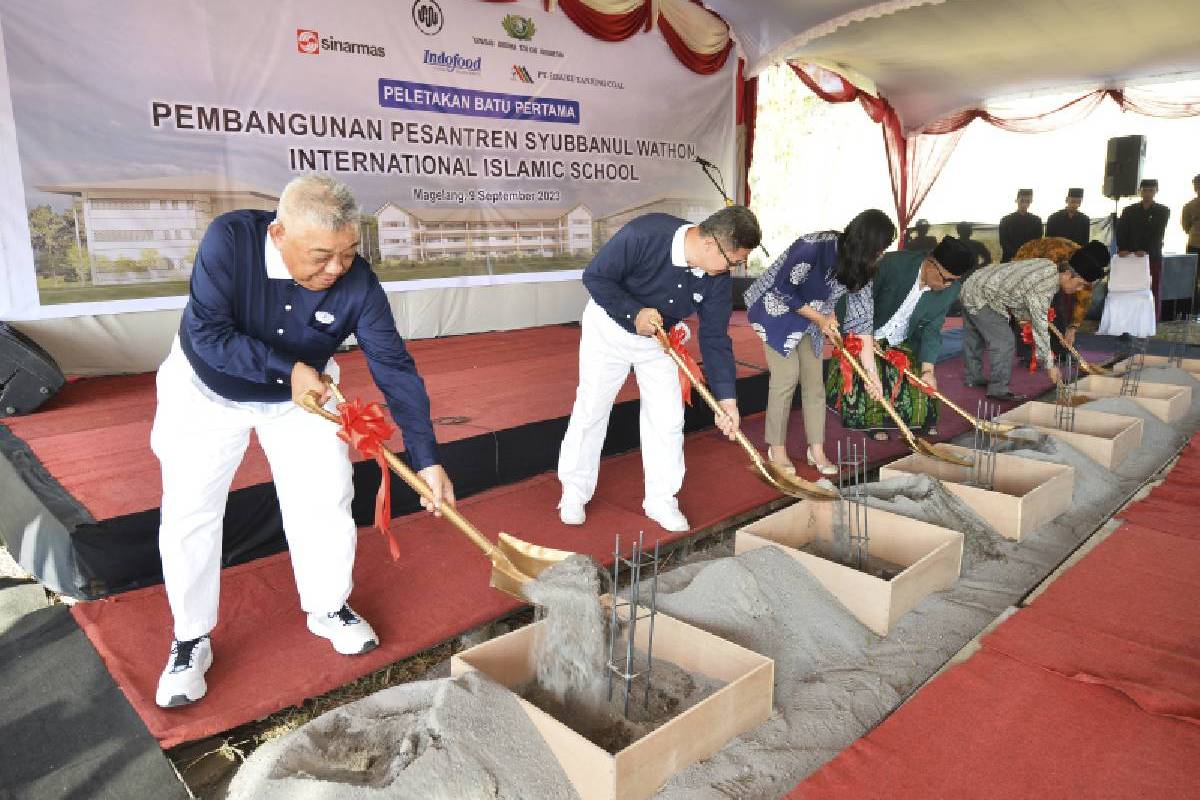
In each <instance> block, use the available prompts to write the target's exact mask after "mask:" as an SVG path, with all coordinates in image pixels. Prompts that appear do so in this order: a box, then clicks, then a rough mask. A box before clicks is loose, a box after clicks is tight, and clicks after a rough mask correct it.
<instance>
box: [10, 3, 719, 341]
mask: <svg viewBox="0 0 1200 800" xmlns="http://www.w3.org/2000/svg"><path fill="white" fill-rule="evenodd" d="M0 30H2V32H3V39H2V52H0V55H2V56H3V58H2V59H0V167H2V168H3V169H2V171H0V198H2V199H3V201H4V202H3V211H2V212H0V213H2V214H3V216H2V217H0V246H2V253H0V254H2V255H3V265H2V266H0V287H2V288H0V317H3V318H8V319H33V318H37V317H47V316H73V315H79V314H97V313H109V312H114V311H124V310H140V309H149V308H174V307H179V306H180V305H182V303H183V300H184V296H185V295H186V293H187V279H188V276H189V274H190V271H191V263H192V260H193V258H194V256H195V252H196V248H197V245H198V244H199V241H200V238H201V236H202V235H203V233H204V230H205V228H206V226H207V225H208V223H209V222H210V221H211V220H212V219H213V217H214V216H216V215H218V214H221V213H223V212H225V211H228V210H230V209H234V208H266V209H273V208H274V207H275V203H276V200H277V198H278V195H279V192H280V190H281V189H282V187H283V185H284V184H285V183H286V182H287V181H288V180H289V179H290V178H292V177H294V176H296V175H298V174H302V173H309V172H319V173H329V174H333V175H336V176H337V177H339V178H341V179H343V180H345V181H346V182H347V183H348V184H349V185H350V186H351V188H352V189H353V190H354V192H355V195H356V197H357V199H358V201H359V204H360V206H361V207H362V211H363V222H362V230H361V234H362V238H361V241H362V244H361V251H362V253H363V255H364V256H366V257H367V258H368V260H370V261H371V263H372V264H373V266H374V268H375V270H376V271H377V272H378V273H379V275H380V277H381V279H382V280H384V282H385V286H386V287H387V288H388V289H389V290H403V289H407V288H428V287H430V286H448V285H452V286H462V285H472V284H476V283H480V284H487V283H501V282H508V281H546V280H562V279H572V278H575V277H577V276H578V274H579V270H580V269H581V268H582V267H583V266H584V265H585V264H586V263H587V261H588V259H589V258H590V257H591V255H592V253H594V252H595V250H596V248H598V247H599V246H600V245H601V244H602V243H603V242H605V241H606V240H607V239H608V238H610V237H611V236H612V235H613V233H614V232H615V231H616V230H617V229H618V228H620V226H621V225H623V224H624V223H625V222H626V221H628V220H629V219H631V218H632V217H634V216H637V215H639V214H642V213H647V212H650V211H666V212H669V213H673V214H677V215H679V216H682V217H686V218H692V219H699V218H701V217H703V216H704V215H706V214H707V213H709V212H711V211H712V210H715V209H716V208H719V207H720V205H721V199H720V196H719V195H718V193H717V192H716V190H715V189H714V188H713V186H712V185H711V184H710V183H709V181H708V179H707V178H706V177H705V176H704V174H703V173H702V172H701V171H700V169H699V167H698V166H697V164H696V162H695V158H696V157H697V156H699V157H702V158H705V159H708V160H709V161H712V162H715V163H716V164H719V165H720V166H721V169H722V170H723V172H724V173H725V175H728V176H733V175H734V174H735V172H734V169H733V159H734V134H733V131H734V121H733V114H734V80H733V70H734V62H733V61H732V60H731V61H730V63H729V66H727V67H726V68H725V69H724V70H722V71H721V72H719V73H717V74H714V75H709V76H701V75H697V74H695V73H693V72H690V71H688V70H687V69H686V68H684V67H683V66H682V65H681V64H680V63H679V62H678V61H677V60H676V59H675V56H674V55H673V54H672V53H671V51H670V49H669V48H668V47H667V46H666V43H665V42H664V41H663V39H662V37H661V36H660V35H659V34H658V33H657V32H656V31H655V32H652V33H650V34H646V35H637V36H634V37H632V38H631V39H629V40H627V41H624V42H620V43H615V44H610V43H604V42H600V41H598V40H595V39H593V38H591V37H589V36H587V35H586V34H585V33H583V32H582V31H581V30H579V29H578V28H577V27H576V26H575V24H574V23H573V22H572V21H571V20H570V19H568V18H567V17H566V16H565V15H564V14H562V13H561V12H554V11H549V12H548V11H546V10H545V8H544V7H543V4H542V3H541V2H534V0H525V1H523V2H516V3H484V2H478V1H477V0H415V2H414V1H413V0H399V2H388V3H381V2H378V0H370V2H367V1H366V0H358V1H349V2H340V3H328V2H322V1H321V0H295V1H293V2H273V3H247V2H244V1H239V0H209V1H208V2H205V3H194V2H183V1H182V0H110V1H109V2H105V3H78V2H73V1H72V0H40V1H39V2H37V3H29V2H23V1H21V0H0ZM726 188H727V191H730V190H731V189H732V187H728V186H727V187H726Z"/></svg>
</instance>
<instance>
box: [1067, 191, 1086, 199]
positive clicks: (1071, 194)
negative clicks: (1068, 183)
mask: <svg viewBox="0 0 1200 800" xmlns="http://www.w3.org/2000/svg"><path fill="white" fill-rule="evenodd" d="M1067 197H1078V198H1079V199H1081V200H1082V199H1083V189H1067Z"/></svg>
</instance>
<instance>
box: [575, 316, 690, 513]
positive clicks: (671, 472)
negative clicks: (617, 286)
mask: <svg viewBox="0 0 1200 800" xmlns="http://www.w3.org/2000/svg"><path fill="white" fill-rule="evenodd" d="M581 324H582V329H583V332H582V336H581V337H580V340H579V388H578V389H577V390H576V392H575V405H574V407H573V408H572V409H571V421H570V423H569V424H568V425H567V433H566V436H564V437H563V442H562V448H561V449H560V450H559V453H558V480H559V481H560V482H561V483H562V487H563V499H564V500H572V501H575V502H578V503H587V502H588V501H589V500H591V499H592V494H593V493H594V492H595V491H596V479H597V477H598V475H599V472H600V451H601V449H602V448H603V447H604V437H605V434H607V433H608V418H609V414H610V413H611V412H612V407H613V401H614V400H615V399H616V396H617V392H619V391H620V390H621V386H622V385H623V384H624V383H625V379H626V378H627V377H628V376H629V370H630V368H632V369H633V372H634V375H635V376H636V377H637V384H638V391H639V392H640V393H641V416H640V419H639V424H640V434H641V444H642V469H643V471H644V472H645V479H646V496H645V500H644V502H643V506H647V505H651V504H655V505H657V504H662V503H673V502H674V498H675V495H676V494H677V493H678V492H679V488H680V487H681V486H683V473H684V465H683V399H682V397H681V395H680V389H679V370H678V368H677V367H676V366H675V362H674V361H672V360H671V358H670V356H668V355H667V354H666V353H664V352H663V349H662V346H661V345H659V343H658V340H657V339H655V338H652V337H648V336H638V335H637V334H633V333H630V332H629V331H627V330H625V329H624V328H622V327H621V326H620V325H618V324H617V323H616V322H614V321H613V320H612V318H611V317H609V316H608V313H607V312H606V311H605V310H604V309H603V308H601V307H600V306H598V305H597V304H596V303H595V301H593V300H589V301H588V304H587V306H586V307H585V308H584V310H583V319H582V320H581Z"/></svg>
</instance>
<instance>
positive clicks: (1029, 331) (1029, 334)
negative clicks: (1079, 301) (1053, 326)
mask: <svg viewBox="0 0 1200 800" xmlns="http://www.w3.org/2000/svg"><path fill="white" fill-rule="evenodd" d="M1046 321H1047V322H1054V309H1053V308H1051V309H1050V310H1049V311H1047V312H1046ZM1021 342H1022V343H1023V344H1027V345H1029V346H1030V348H1031V350H1030V356H1029V371H1030V372H1037V368H1038V362H1037V343H1036V342H1034V341H1033V324H1032V323H1030V322H1022V323H1021Z"/></svg>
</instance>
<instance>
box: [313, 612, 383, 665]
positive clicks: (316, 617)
mask: <svg viewBox="0 0 1200 800" xmlns="http://www.w3.org/2000/svg"><path fill="white" fill-rule="evenodd" d="M308 629H309V630H310V631H312V632H313V633H315V634H316V635H317V636H320V637H321V638H323V639H328V640H329V641H331V642H332V643H333V649H334V650H337V651H338V652H339V653H341V654H342V655H344V656H357V655H360V654H362V653H369V652H370V651H372V650H374V649H375V648H376V647H378V646H379V637H378V636H376V635H375V629H374V628H372V627H371V625H370V624H369V623H368V622H367V621H366V620H365V619H363V618H362V617H360V616H359V615H358V614H355V613H354V609H352V608H351V607H350V605H349V604H348V603H346V604H343V605H342V607H341V608H339V609H338V610H337V611H333V612H330V613H328V614H309V615H308Z"/></svg>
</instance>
